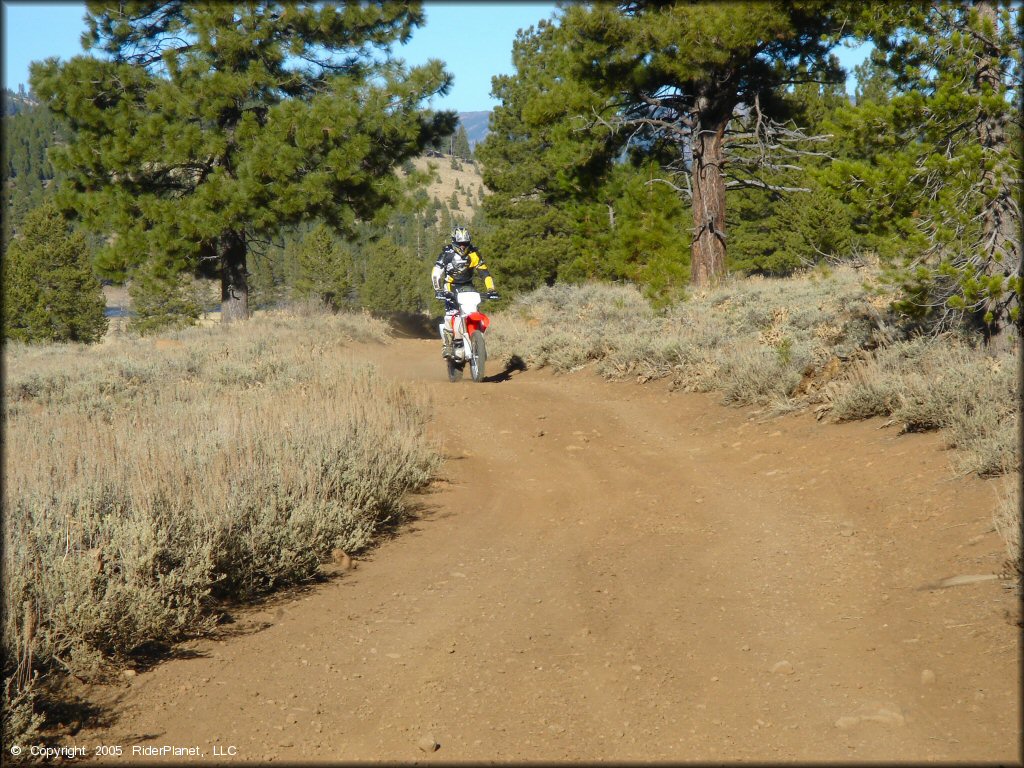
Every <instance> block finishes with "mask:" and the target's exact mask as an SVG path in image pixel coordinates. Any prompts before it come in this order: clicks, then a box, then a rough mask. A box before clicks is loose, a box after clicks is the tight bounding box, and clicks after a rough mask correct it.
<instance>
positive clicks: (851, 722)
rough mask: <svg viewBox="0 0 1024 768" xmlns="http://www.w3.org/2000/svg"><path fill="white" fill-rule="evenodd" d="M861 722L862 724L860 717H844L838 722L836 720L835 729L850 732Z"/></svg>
mask: <svg viewBox="0 0 1024 768" xmlns="http://www.w3.org/2000/svg"><path fill="white" fill-rule="evenodd" d="M859 722H860V718H859V717H849V716H844V717H840V718H839V719H838V720H836V722H835V727H836V728H838V729H840V730H841V731H848V730H850V729H851V728H853V726H855V725H857V723H859Z"/></svg>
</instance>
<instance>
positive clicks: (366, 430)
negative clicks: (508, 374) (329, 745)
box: [2, 315, 439, 732]
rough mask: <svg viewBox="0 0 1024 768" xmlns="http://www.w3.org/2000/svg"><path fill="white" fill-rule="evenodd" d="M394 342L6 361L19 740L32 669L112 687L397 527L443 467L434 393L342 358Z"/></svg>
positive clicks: (313, 322)
mask: <svg viewBox="0 0 1024 768" xmlns="http://www.w3.org/2000/svg"><path fill="white" fill-rule="evenodd" d="M380 330H381V326H380V324H379V323H378V322H377V321H373V320H372V319H369V318H366V317H362V316H354V317H347V316H344V315H337V316H334V315H321V316H316V317H312V318H303V319H296V318H289V317H284V316H272V317H263V318H260V317H257V318H254V319H253V320H251V321H250V322H248V323H246V324H244V325H242V326H237V325H236V326H234V327H232V328H224V327H222V326H219V325H218V326H215V327H210V328H190V329H187V330H183V331H180V332H179V333H177V334H176V335H175V336H174V337H173V338H168V337H164V338H162V339H157V340H155V341H154V340H150V339H148V338H123V339H116V340H110V341H108V342H106V343H104V344H103V345H102V347H91V348H89V347H80V348H70V349H67V348H63V349H58V348H56V347H53V346H51V347H34V348H29V347H26V346H24V345H12V346H11V347H9V348H8V350H7V353H8V354H7V355H6V358H7V359H6V360H5V362H6V364H7V370H8V374H9V376H8V380H7V382H6V387H7V391H8V392H18V393H19V395H18V399H16V400H15V399H13V398H10V397H9V398H7V399H6V400H7V401H6V408H7V414H6V415H7V424H6V427H7V432H6V436H5V438H6V439H7V440H10V441H11V442H12V443H14V444H16V445H18V446H20V448H19V450H18V451H17V452H11V453H10V454H9V455H8V457H7V464H6V468H5V469H6V475H5V483H4V487H3V497H2V498H3V544H4V559H3V568H4V585H5V587H4V595H3V601H4V602H3V649H4V658H5V662H4V664H5V666H4V676H5V678H6V681H5V683H6V689H5V690H6V693H5V696H6V700H5V705H7V706H5V710H6V709H8V708H11V710H10V711H11V712H13V713H15V715H16V717H15V715H12V718H14V719H5V720H4V724H5V725H4V727H5V728H10V729H12V732H15V731H17V730H18V729H22V731H24V730H25V729H28V728H30V726H31V724H32V722H34V721H33V719H32V717H31V711H32V698H33V696H35V691H36V690H37V689H36V687H35V685H34V684H33V683H32V680H31V676H28V677H26V676H25V675H24V674H21V675H20V676H19V672H18V669H19V664H21V666H22V667H24V663H22V662H23V661H24V660H25V659H26V658H31V664H30V665H29V666H30V667H31V669H32V670H34V671H35V672H36V673H38V674H40V675H42V676H43V678H44V679H45V678H47V677H49V678H51V679H54V678H55V677H56V676H58V675H60V674H63V673H65V672H71V673H74V674H77V675H80V676H82V677H84V678H89V677H96V676H99V675H102V674H103V672H104V670H105V669H107V668H109V667H110V666H111V665H116V664H118V663H121V662H123V661H124V660H126V659H127V658H129V657H130V656H131V655H132V654H133V653H135V652H137V651H139V650H140V649H143V648H147V647H152V646H153V645H161V644H168V643H171V642H173V641H175V640H176V639H178V638H181V637H186V636H190V635H194V634H197V633H202V632H204V631H206V630H207V629H208V628H209V626H210V623H211V621H212V618H213V616H214V613H215V608H216V606H217V604H218V602H219V601H223V600H232V601H234V600H244V599H249V598H252V597H254V596H257V595H260V594H263V593H266V592H268V591H270V590H273V589H276V588H278V587H280V586H282V585H286V584H294V583H297V582H301V581H303V580H306V579H309V578H311V577H312V576H313V575H314V574H315V573H316V571H317V568H318V566H319V564H320V563H321V562H322V561H323V560H324V559H325V558H326V557H327V556H328V554H329V553H330V551H331V550H332V549H333V548H335V547H340V548H342V549H345V550H346V551H349V552H355V551H359V550H360V549H362V548H365V547H366V546H368V545H369V544H370V543H371V542H372V541H373V540H374V537H375V535H376V534H377V533H378V532H379V531H380V530H381V529H382V527H384V526H388V525H391V524H394V523H395V522H397V521H398V520H400V519H401V518H402V516H403V514H404V509H405V507H404V505H403V500H402V499H403V495H404V494H405V493H406V492H407V491H408V490H410V489H412V488H416V487H418V486H420V485H422V484H424V483H425V482H427V481H428V479H429V478H430V476H431V475H432V473H433V472H434V471H435V469H436V467H437V466H438V461H439V459H438V452H437V449H436V447H435V446H434V445H432V444H431V443H430V442H428V440H427V439H426V437H425V424H426V421H427V419H428V417H429V416H428V414H429V409H428V408H427V407H426V404H425V403H424V402H423V401H422V400H421V399H420V395H418V394H417V393H416V392H414V391H413V390H411V389H409V388H406V387H403V386H399V385H395V384H391V383H389V382H387V381H384V380H382V379H381V378H380V377H379V376H378V374H377V372H376V370H375V369H374V368H372V367H370V366H352V365H351V364H348V363H346V362H344V360H345V356H343V355H341V354H339V350H340V349H341V348H342V347H344V345H345V344H347V343H348V341H349V340H350V339H352V338H353V337H354V336H357V335H359V336H362V337H370V336H376V337H377V338H380ZM161 342H163V343H161ZM223 361H231V364H232V365H233V366H235V367H233V368H231V369H230V372H231V373H230V374H229V375H226V374H225V370H227V369H226V368H225V363H224V362H223ZM245 370H249V371H254V372H255V374H254V378H253V379H252V380H248V379H246V380H245V381H240V380H239V375H240V374H239V371H245ZM242 384H245V385H246V386H241V385H242ZM44 402H45V405H44ZM24 606H30V610H29V611H28V612H27V615H28V616H31V617H32V618H31V620H30V621H27V620H26V611H25V610H23V607H24ZM28 623H31V624H33V625H34V629H33V631H32V632H31V633H27V632H26V626H27V624H28ZM29 635H30V636H31V642H30V643H29V644H28V645H26V643H25V641H24V638H25V637H27V636H29ZM17 713H20V714H17Z"/></svg>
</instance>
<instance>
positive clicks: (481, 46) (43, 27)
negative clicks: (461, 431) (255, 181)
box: [3, 0, 866, 112]
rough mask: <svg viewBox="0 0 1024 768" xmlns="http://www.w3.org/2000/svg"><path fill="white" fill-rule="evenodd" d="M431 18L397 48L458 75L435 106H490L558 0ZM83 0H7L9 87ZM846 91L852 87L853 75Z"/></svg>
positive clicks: (78, 23)
mask: <svg viewBox="0 0 1024 768" xmlns="http://www.w3.org/2000/svg"><path fill="white" fill-rule="evenodd" d="M424 7H425V9H426V16H427V21H426V24H425V25H424V26H423V27H420V28H419V29H417V30H416V31H415V32H414V33H413V37H412V40H411V41H410V43H409V44H408V45H406V46H405V47H403V48H399V49H396V53H397V54H398V55H400V56H401V57H402V58H404V59H405V60H406V62H407V63H409V64H422V63H423V62H425V61H426V60H427V59H430V58H438V59H441V60H442V61H444V62H445V63H446V64H447V68H448V71H449V72H451V73H452V74H453V75H454V76H455V84H454V86H453V87H452V90H451V92H450V93H449V94H448V96H445V97H441V98H435V99H434V100H433V101H432V102H431V106H432V107H433V108H434V109H454V110H456V111H458V112H476V111H480V110H489V109H493V108H494V106H496V103H497V102H495V100H494V99H493V98H491V96H490V91H491V77H492V76H493V75H498V74H509V73H511V72H512V42H513V41H514V40H515V36H516V31H517V30H518V29H520V28H523V29H525V28H527V27H529V26H531V25H534V24H536V23H537V22H538V21H539V20H540V19H546V18H550V17H551V16H552V15H553V13H554V12H555V3H554V2H547V3H537V2H505V3H501V2H488V3H473V2H448V3H445V2H433V1H432V0H428V2H426V3H425V6H424ZM84 15H85V4H84V3H80V2H48V3H41V2H4V3H3V48H4V78H3V79H4V86H5V87H7V88H10V89H11V90H17V87H18V84H19V83H24V84H25V85H26V87H27V85H28V67H29V63H30V62H32V61H38V60H41V59H45V58H48V57H50V56H56V57H58V58H59V59H62V60H63V59H69V58H71V57H72V56H75V55H76V54H79V53H82V47H81V43H80V37H81V34H82V32H83V31H84V30H85V24H84V22H83V21H82V17H83V16H84ZM836 53H837V54H838V55H839V58H840V61H841V62H842V63H843V66H845V67H846V68H847V70H850V71H852V69H853V65H854V64H857V63H859V62H860V61H862V60H863V59H864V57H865V55H866V54H865V51H864V48H863V47H862V48H859V49H854V50H850V49H846V48H839V49H838V50H837V51H836ZM847 90H848V91H851V92H852V90H853V85H852V83H851V82H849V81H848V83H847Z"/></svg>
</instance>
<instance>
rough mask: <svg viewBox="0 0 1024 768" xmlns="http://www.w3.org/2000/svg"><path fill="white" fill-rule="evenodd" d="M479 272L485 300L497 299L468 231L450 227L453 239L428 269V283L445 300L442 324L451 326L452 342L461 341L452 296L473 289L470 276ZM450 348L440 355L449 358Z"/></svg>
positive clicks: (484, 265) (455, 306) (492, 283)
mask: <svg viewBox="0 0 1024 768" xmlns="http://www.w3.org/2000/svg"><path fill="white" fill-rule="evenodd" d="M477 272H479V273H480V276H481V277H483V279H484V288H485V289H486V291H487V293H486V296H487V298H488V299H496V298H498V293H497V291H495V290H494V280H493V279H492V278H491V273H490V272H488V271H487V265H486V264H484V262H483V259H481V258H480V254H479V253H477V250H476V247H475V246H474V245H473V243H472V242H470V239H469V230H468V229H466V228H465V227H455V229H453V230H452V241H451V243H450V244H448V245H446V246H445V247H444V249H443V250H442V251H441V255H440V256H438V257H437V261H436V262H434V268H433V269H432V270H431V272H430V282H431V283H433V285H434V296H435V297H436V298H438V299H441V300H443V301H444V315H445V325H447V326H448V327H449V328H452V330H453V331H454V335H455V343H456V344H459V343H461V341H462V334H461V331H460V330H459V327H458V324H457V323H455V322H454V318H455V316H456V315H458V314H459V303H458V300H457V299H456V298H455V297H456V294H458V292H459V291H472V290H473V277H474V275H475V274H476V273H477ZM451 352H452V350H450V349H448V347H447V346H445V348H444V349H443V350H442V351H441V356H442V357H450V356H451Z"/></svg>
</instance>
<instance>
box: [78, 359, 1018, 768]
mask: <svg viewBox="0 0 1024 768" xmlns="http://www.w3.org/2000/svg"><path fill="white" fill-rule="evenodd" d="M353 357H354V359H357V360H364V359H369V360H371V361H373V362H374V363H376V364H377V365H379V366H380V368H381V370H382V372H383V375H387V376H391V377H394V378H397V379H400V380H404V381H408V382H411V383H412V384H414V385H416V386H423V387H426V388H427V389H429V391H430V393H431V395H432V397H433V400H434V404H435V410H436V422H435V428H436V430H437V434H438V436H439V437H440V438H441V439H442V440H443V443H444V449H445V452H446V454H447V456H448V457H449V460H448V461H447V462H446V465H445V467H444V469H443V474H444V479H443V480H441V481H439V482H437V483H435V484H434V485H433V486H432V487H431V488H430V489H429V490H428V491H427V492H426V493H424V494H422V495H421V496H420V497H419V499H418V501H419V502H420V503H421V506H422V510H421V514H420V516H419V517H418V519H417V520H416V521H414V522H413V523H412V524H411V525H410V526H408V527H407V528H406V529H405V530H403V531H402V532H401V533H400V535H398V536H397V537H395V538H393V539H391V540H388V541H385V542H383V543H382V544H381V545H380V547H379V548H378V549H376V550H375V551H374V552H373V553H372V554H371V555H370V556H369V557H368V559H367V560H365V561H364V562H361V563H360V567H359V568H358V569H357V570H355V571H352V572H349V573H346V574H344V575H342V576H341V577H340V578H337V579H335V580H333V581H331V582H330V583H328V584H324V585H319V586H316V587H313V588H311V589H308V590H305V591H303V592H301V593H299V594H298V595H293V596H292V597H291V598H290V599H280V600H278V601H276V602H275V603H272V604H268V605H267V606H264V607H263V608H261V609H259V610H253V611H246V612H243V613H242V614H240V615H239V617H238V621H237V624H236V625H235V628H236V629H238V630H239V634H238V636H236V637H232V638H229V639H225V640H223V641H219V642H218V641H202V642H196V643H193V644H190V645H189V647H188V649H187V650H189V651H191V652H192V653H193V654H194V657H193V658H187V659H180V660H174V661H169V662H167V663H164V664H162V665H160V666H158V667H156V668H155V669H153V670H151V671H148V672H145V673H143V674H140V675H138V676H137V677H136V678H134V679H133V681H132V682H131V685H130V687H128V688H126V689H120V690H107V691H105V692H103V691H101V692H99V693H98V694H97V695H98V697H99V698H100V699H102V698H103V696H106V701H107V703H108V704H112V705H114V706H115V709H116V711H117V713H118V719H117V720H116V722H115V723H114V725H113V726H112V727H111V728H110V729H109V730H108V731H106V732H104V733H91V734H79V735H78V736H76V737H75V743H83V737H86V736H87V737H88V738H92V739H96V738H100V737H102V738H104V739H106V740H107V742H106V743H110V739H114V740H115V741H117V742H119V743H123V744H125V745H129V748H130V745H136V746H140V745H141V746H156V745H164V744H169V745H181V746H188V745H192V744H195V745H197V746H201V747H202V749H203V750H204V751H205V752H207V755H208V757H207V759H209V755H210V754H211V753H212V747H213V746H215V745H220V747H221V751H224V749H225V748H226V747H227V746H232V747H235V748H236V750H237V752H236V754H235V755H234V759H236V760H244V761H258V762H265V761H268V760H272V759H273V760H286V761H302V762H308V761H316V760H322V761H330V762H340V761H355V760H375V761H380V760H387V761H400V762H409V761H415V760H422V761H438V760H439V761H445V762H447V761H461V760H471V761H476V760H500V761H523V760H557V759H572V760H585V761H591V760H614V761H624V760H637V761H648V760H698V761H709V760H716V759H726V760H733V759H748V760H751V759H752V760H805V761H833V760H857V761H867V760H886V761H890V760H891V761H896V760H909V761H917V760H925V759H938V760H963V761H972V762H973V761H982V760H985V761H996V760H1001V761H1013V760H1017V759H1019V756H1020V749H1019V735H1018V733H1017V724H1018V723H1019V715H1018V706H1019V705H1018V697H1017V691H1018V690H1019V681H1020V671H1019V664H1018V659H1019V654H1018V648H1017V642H1018V631H1017V630H1016V629H1015V628H1014V627H1013V626H1011V625H1010V624H1008V623H1007V622H1006V621H1005V620H1004V619H1003V618H1002V613H1003V612H1004V611H1006V610H1008V609H1012V607H1013V604H1014V600H1013V598H1012V597H1011V596H1010V595H1009V593H1007V592H1006V591H1005V590H1004V589H1002V588H1001V586H1000V585H999V583H998V582H995V581H988V582H980V583H974V584H970V585H965V586H962V587H958V588H956V589H946V590H920V589H918V588H919V587H920V586H922V585H924V584H928V583H934V582H935V581H937V580H938V579H940V578H943V577H946V576H950V575H954V574H957V573H984V572H992V571H993V570H995V569H998V566H999V560H1000V557H1001V551H1002V545H1001V542H999V541H998V537H997V536H996V535H995V534H994V533H993V532H991V531H990V530H989V528H990V527H991V525H990V511H991V508H992V505H993V501H994V495H993V487H992V485H991V484H989V483H986V482H983V481H980V480H977V479H974V478H962V479H954V478H953V476H952V472H951V471H950V468H949V465H948V458H947V456H946V455H945V454H943V453H942V452H941V451H940V450H939V445H940V440H939V438H938V437H937V436H935V435H923V436H922V435H904V436H898V435H896V434H895V432H894V431H893V430H879V429H878V428H877V424H874V423H856V424H844V425H828V426H825V425H821V424H817V423H816V422H814V420H813V419H812V418H810V417H808V416H789V417H784V418H781V419H772V420H767V421H760V420H759V417H758V415H757V414H755V413H753V412H752V411H750V410H741V409H727V408H723V407H721V406H719V405H718V404H717V397H716V396H713V395H699V394H670V393H668V392H667V391H666V389H665V387H664V386H660V385H657V384H649V385H646V386H643V387H640V386H636V385H633V384H621V383H618V384H611V383H607V382H603V381H600V380H598V379H596V378H595V377H593V376H592V375H590V374H588V373H585V372H581V373H577V374H573V375H570V376H554V375H552V374H550V373H547V372H545V371H540V372H534V371H528V372H525V373H515V374H513V375H511V376H510V377H508V380H505V381H501V382H494V383H483V384H472V383H470V382H463V383H460V384H456V385H452V384H449V383H448V382H447V381H445V377H444V371H443V367H442V364H441V360H440V359H439V357H438V346H437V344H435V343H433V342H426V341H415V340H403V341H397V342H393V343H391V344H388V345H386V346H382V347H370V346H367V347H359V348H358V349H355V350H353ZM491 365H492V366H493V361H492V364H491ZM970 542H973V543H970ZM257 630H258V631H257ZM929 673H930V674H929ZM427 736H430V737H431V738H432V739H433V740H434V741H436V742H437V743H439V744H440V748H439V749H438V750H437V751H436V752H435V751H430V752H426V751H423V750H422V749H421V748H420V747H419V746H418V744H419V743H420V742H421V740H422V739H424V737H427ZM97 743H100V742H97Z"/></svg>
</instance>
